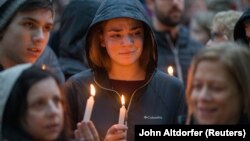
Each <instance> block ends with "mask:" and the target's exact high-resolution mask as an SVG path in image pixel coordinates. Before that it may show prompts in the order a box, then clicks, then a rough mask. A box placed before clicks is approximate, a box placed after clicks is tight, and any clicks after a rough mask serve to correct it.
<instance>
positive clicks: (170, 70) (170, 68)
mask: <svg viewBox="0 0 250 141" xmlns="http://www.w3.org/2000/svg"><path fill="white" fill-rule="evenodd" d="M168 74H169V75H171V76H173V75H174V68H173V67H172V66H169V67H168Z"/></svg>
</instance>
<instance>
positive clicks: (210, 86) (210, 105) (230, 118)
mask: <svg viewBox="0 0 250 141" xmlns="http://www.w3.org/2000/svg"><path fill="white" fill-rule="evenodd" d="M240 95H241V94H240V93H239V91H238V88H237V84H236V82H235V81H234V80H233V78H232V76H231V75H230V74H229V73H228V72H227V71H226V70H225V68H224V67H223V66H222V64H220V63H218V62H215V61H207V60H206V61H201V62H200V63H199V64H198V66H197V69H196V72H195V74H194V78H193V82H192V92H191V95H190V103H189V104H190V105H189V106H190V108H192V109H193V115H194V118H195V119H196V121H197V122H198V124H236V123H237V122H238V120H239V116H240V113H241V108H242V98H241V97H240Z"/></svg>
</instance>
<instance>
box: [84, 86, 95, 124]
mask: <svg viewBox="0 0 250 141" xmlns="http://www.w3.org/2000/svg"><path fill="white" fill-rule="evenodd" d="M90 94H91V96H90V97H89V98H88V101H87V104H86V108H85V114H84V118H83V121H89V120H90V116H91V113H92V109H93V105H94V102H95V101H94V96H95V87H94V85H93V84H90Z"/></svg>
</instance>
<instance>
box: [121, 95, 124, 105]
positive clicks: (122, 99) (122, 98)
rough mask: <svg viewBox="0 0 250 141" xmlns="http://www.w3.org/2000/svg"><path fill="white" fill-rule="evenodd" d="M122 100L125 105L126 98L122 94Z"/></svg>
mask: <svg viewBox="0 0 250 141" xmlns="http://www.w3.org/2000/svg"><path fill="white" fill-rule="evenodd" d="M121 101H122V105H125V98H124V96H123V95H122V97H121Z"/></svg>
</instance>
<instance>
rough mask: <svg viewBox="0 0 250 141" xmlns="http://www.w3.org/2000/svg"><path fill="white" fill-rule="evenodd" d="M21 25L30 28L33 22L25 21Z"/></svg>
mask: <svg viewBox="0 0 250 141" xmlns="http://www.w3.org/2000/svg"><path fill="white" fill-rule="evenodd" d="M23 25H24V27H26V28H29V29H31V28H33V27H34V24H33V23H31V22H26V23H24V24H23Z"/></svg>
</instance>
